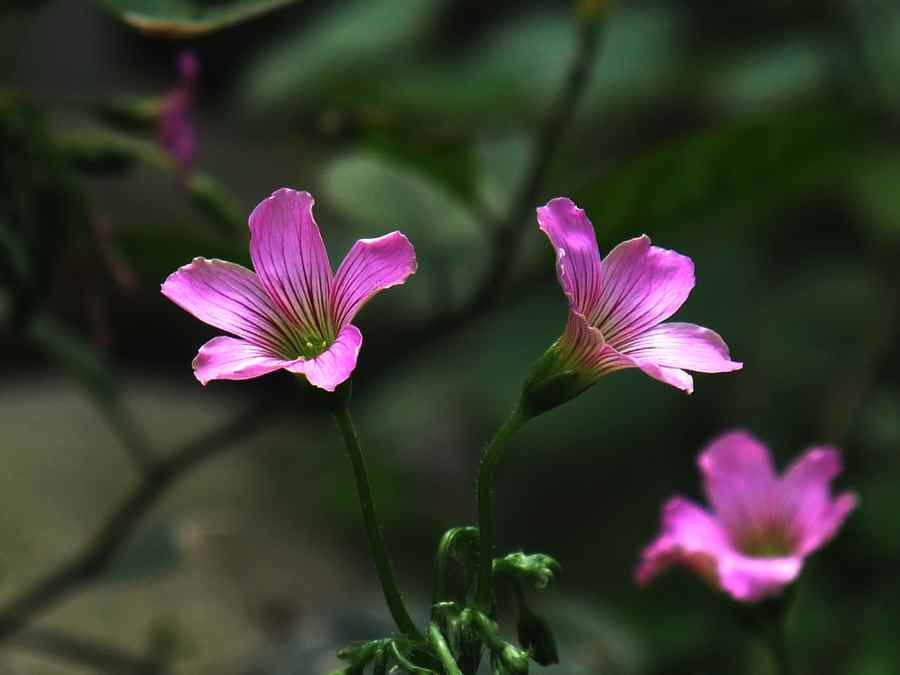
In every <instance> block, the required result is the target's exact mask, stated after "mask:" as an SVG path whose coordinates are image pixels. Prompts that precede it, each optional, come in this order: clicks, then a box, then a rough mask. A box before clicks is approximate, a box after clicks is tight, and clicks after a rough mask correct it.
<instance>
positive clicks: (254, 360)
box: [162, 188, 416, 391]
mask: <svg viewBox="0 0 900 675" xmlns="http://www.w3.org/2000/svg"><path fill="white" fill-rule="evenodd" d="M313 204H314V200H313V198H312V196H311V195H310V194H309V193H308V192H297V191H296V190H290V189H288V188H282V189H280V190H278V191H277V192H275V193H273V194H272V196H271V197H269V198H268V199H266V200H264V201H263V202H262V203H260V204H259V205H258V206H257V207H256V208H255V209H254V210H253V213H251V214H250V258H251V259H252V261H253V267H254V269H255V270H256V272H255V273H254V272H252V271H250V270H248V269H246V268H244V267H241V266H240V265H236V264H234V263H230V262H225V261H224V260H207V259H206V258H195V259H194V260H193V262H191V263H190V264H188V265H185V266H184V267H181V268H180V269H178V270H177V271H176V272H174V273H173V274H172V275H170V276H169V278H168V279H166V281H165V283H163V285H162V292H163V295H165V296H166V297H167V298H169V299H170V300H171V301H172V302H174V303H175V304H176V305H178V306H179V307H181V308H182V309H184V310H186V311H188V312H190V313H191V314H193V315H194V316H195V317H197V318H198V319H200V320H201V321H204V322H206V323H208V324H209V325H211V326H215V327H216V328H220V329H222V330H224V331H227V332H229V333H232V334H233V335H236V336H237V337H225V336H222V337H216V338H213V339H212V340H210V341H209V342H207V343H206V344H205V345H203V346H202V347H201V348H200V351H199V353H198V354H197V357H196V358H195V359H194V361H193V367H194V375H195V376H196V377H197V379H198V380H200V382H201V383H203V384H206V383H207V382H209V381H210V380H246V379H250V378H253V377H259V376H260V375H265V374H266V373H270V372H272V371H274V370H278V369H280V368H283V369H285V370H288V371H290V372H292V373H302V374H303V375H305V376H306V379H307V380H309V382H310V384H313V385H315V386H316V387H320V388H322V389H325V390H327V391H334V389H335V388H336V387H337V386H338V385H339V384H341V383H342V382H344V381H345V380H346V379H347V378H349V377H350V374H351V373H352V372H353V369H354V368H355V367H356V359H357V355H358V354H359V349H360V347H361V346H362V333H361V332H360V331H359V329H358V328H357V327H356V326H354V325H353V324H352V323H350V322H351V321H352V320H353V318H354V317H355V316H356V314H357V312H359V310H360V309H361V308H362V307H363V305H365V304H366V302H368V300H369V299H370V298H371V297H372V296H374V295H375V294H376V293H378V292H379V291H381V290H383V289H385V288H390V287H391V286H396V285H398V284H402V283H403V282H405V281H406V279H407V277H409V275H410V274H412V273H413V272H415V271H416V253H415V251H414V250H413V247H412V244H410V243H409V240H407V238H406V237H405V236H404V235H403V234H401V233H400V232H391V233H390V234H386V235H384V236H382V237H377V238H375V239H360V240H359V241H357V242H356V243H355V244H354V245H353V246H352V248H351V249H350V251H349V252H348V253H347V256H346V257H345V258H344V260H343V262H342V263H341V264H340V266H339V267H338V269H337V272H335V273H332V271H331V264H330V263H329V261H328V253H327V252H326V250H325V244H324V242H323V241H322V235H321V233H320V232H319V226H318V225H317V224H316V221H315V219H314V218H313V214H312V209H313Z"/></svg>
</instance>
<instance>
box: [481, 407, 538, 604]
mask: <svg viewBox="0 0 900 675" xmlns="http://www.w3.org/2000/svg"><path fill="white" fill-rule="evenodd" d="M527 421H528V418H527V417H526V416H525V415H524V414H523V413H522V409H521V408H520V407H518V406H517V407H516V408H514V409H513V411H512V413H510V416H509V417H508V418H507V420H506V421H505V422H504V423H503V425H502V426H501V427H500V428H499V429H497V432H496V433H495V434H494V437H493V438H492V439H491V442H490V443H488V444H487V446H485V448H484V452H482V454H481V466H480V468H479V470H478V531H479V554H478V587H477V590H476V593H475V605H476V607H477V608H478V609H480V610H481V611H483V612H488V613H489V612H490V610H491V565H492V563H493V560H494V507H493V494H494V469H495V468H496V466H497V465H498V464H499V463H500V458H501V457H502V456H503V448H504V447H505V446H506V444H507V443H508V442H509V439H510V438H512V437H513V435H514V434H515V433H516V432H517V431H518V430H519V429H521V428H522V426H523V425H524V424H525V422H527Z"/></svg>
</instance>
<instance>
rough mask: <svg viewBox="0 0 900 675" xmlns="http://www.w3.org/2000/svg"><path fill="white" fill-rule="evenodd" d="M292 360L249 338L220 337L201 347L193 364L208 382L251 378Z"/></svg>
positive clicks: (199, 375)
mask: <svg viewBox="0 0 900 675" xmlns="http://www.w3.org/2000/svg"><path fill="white" fill-rule="evenodd" d="M290 364H291V361H286V360H284V359H282V358H280V357H278V356H276V355H273V354H272V353H271V352H269V351H268V350H267V349H264V348H262V347H259V346H257V345H255V344H252V343H250V342H247V341H246V340H238V339H237V338H233V337H224V336H223V337H216V338H213V339H212V340H210V341H209V342H207V343H206V344H205V345H203V346H202V347H200V351H199V352H197V356H196V357H194V361H193V363H192V364H191V365H192V366H193V368H194V376H195V377H196V378H197V379H198V380H200V383H201V384H203V385H205V384H206V383H207V382H209V381H211V380H249V379H251V378H254V377H259V376H260V375H266V374H268V373H271V372H272V371H273V370H278V369H279V368H284V367H286V366H288V365H290Z"/></svg>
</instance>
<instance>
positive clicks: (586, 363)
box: [559, 311, 611, 376]
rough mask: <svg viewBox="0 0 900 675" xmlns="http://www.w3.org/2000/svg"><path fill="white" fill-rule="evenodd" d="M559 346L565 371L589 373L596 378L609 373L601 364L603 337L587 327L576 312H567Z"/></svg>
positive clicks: (585, 322) (582, 318)
mask: <svg viewBox="0 0 900 675" xmlns="http://www.w3.org/2000/svg"><path fill="white" fill-rule="evenodd" d="M559 346H560V352H561V355H562V358H563V361H564V363H565V368H566V369H567V370H575V371H581V372H590V373H593V374H596V375H597V376H599V375H602V374H604V373H607V372H611V371H610V369H605V368H604V364H603V359H602V354H603V346H604V343H603V336H602V335H601V334H600V331H599V330H597V329H596V328H594V327H593V326H590V325H588V322H587V321H586V320H585V318H584V317H583V316H582V315H581V314H579V313H578V312H575V311H569V318H568V320H567V321H566V328H565V330H564V331H563V334H562V337H561V338H560V341H559Z"/></svg>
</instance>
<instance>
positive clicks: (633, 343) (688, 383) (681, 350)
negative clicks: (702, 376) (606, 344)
mask: <svg viewBox="0 0 900 675" xmlns="http://www.w3.org/2000/svg"><path fill="white" fill-rule="evenodd" d="M617 351H618V352H619V353H621V354H622V355H623V356H627V357H629V358H632V359H634V361H635V365H636V366H637V367H638V368H640V369H641V370H642V371H644V372H645V373H647V374H648V375H650V376H651V377H654V378H656V379H657V380H661V381H663V382H666V383H668V384H671V385H674V386H676V387H678V388H679V389H683V390H684V391H686V392H687V393H689V394H690V393H692V392H693V390H694V381H693V378H691V376H690V375H688V374H687V373H686V372H684V371H685V370H695V371H698V372H701V373H724V372H728V371H732V370H739V369H740V368H742V367H743V364H742V363H738V362H737V361H732V360H731V358H730V356H729V353H728V345H726V344H725V341H724V340H722V338H721V337H720V336H719V334H718V333H716V332H715V331H711V330H709V329H708V328H703V327H702V326H695V325H694V324H692V323H663V324H660V325H658V326H654V327H653V328H650V329H648V330H646V331H644V332H643V333H640V334H638V335H635V336H634V337H631V338H628V339H627V340H625V341H623V342H621V343H620V344H619V345H618V346H617Z"/></svg>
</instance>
